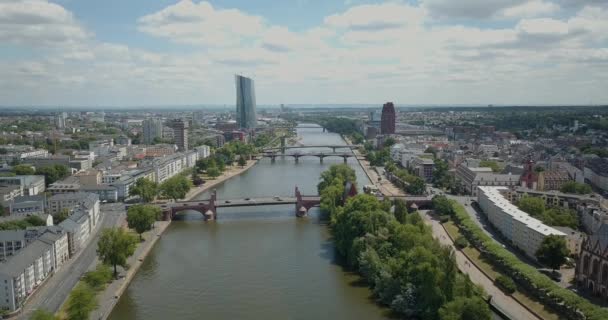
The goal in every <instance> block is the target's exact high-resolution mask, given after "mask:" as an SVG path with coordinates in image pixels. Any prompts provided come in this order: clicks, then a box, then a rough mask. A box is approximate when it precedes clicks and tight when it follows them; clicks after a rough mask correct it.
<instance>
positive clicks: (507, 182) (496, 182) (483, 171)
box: [456, 162, 520, 196]
mask: <svg viewBox="0 0 608 320" xmlns="http://www.w3.org/2000/svg"><path fill="white" fill-rule="evenodd" d="M519 178H520V176H519V175H513V174H499V173H494V172H492V169H491V168H487V167H468V166H467V163H466V162H463V163H461V164H460V165H459V166H458V168H456V181H457V182H458V183H460V185H461V186H462V188H463V189H464V190H465V192H466V193H467V194H470V195H472V196H477V187H479V186H505V187H515V186H518V185H519V184H520V182H519Z"/></svg>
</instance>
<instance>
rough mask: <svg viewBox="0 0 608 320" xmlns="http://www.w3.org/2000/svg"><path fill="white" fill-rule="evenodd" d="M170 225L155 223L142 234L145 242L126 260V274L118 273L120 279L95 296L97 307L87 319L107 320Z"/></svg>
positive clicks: (168, 222)
mask: <svg viewBox="0 0 608 320" xmlns="http://www.w3.org/2000/svg"><path fill="white" fill-rule="evenodd" d="M170 223H171V222H170V221H157V222H156V223H155V227H154V229H152V230H151V231H150V232H147V233H145V234H144V237H145V241H144V242H142V243H140V244H139V245H138V246H137V249H136V250H135V253H134V254H133V255H132V256H131V257H129V259H127V264H128V265H129V266H130V268H129V269H128V270H127V271H126V273H125V272H124V270H123V271H122V272H121V273H120V279H118V280H114V281H112V283H111V284H110V285H109V286H108V287H107V288H106V289H105V290H104V291H103V292H101V293H99V294H98V295H97V302H98V307H97V309H95V310H94V311H93V312H92V313H91V315H90V317H89V319H95V320H97V319H99V320H102V319H106V318H108V316H109V315H110V313H111V312H112V309H113V308H114V306H115V305H116V303H117V302H118V299H120V296H121V295H122V294H123V293H124V292H125V290H126V289H127V287H129V283H130V282H131V280H132V279H133V277H134V276H135V274H136V273H137V270H139V268H140V267H141V264H142V263H143V261H144V259H145V257H146V256H147V255H148V253H149V252H150V250H152V248H153V247H154V244H155V243H156V241H157V240H158V238H160V236H161V235H162V233H163V232H164V231H165V229H166V228H167V227H168V226H169V224H170ZM119 270H120V269H119Z"/></svg>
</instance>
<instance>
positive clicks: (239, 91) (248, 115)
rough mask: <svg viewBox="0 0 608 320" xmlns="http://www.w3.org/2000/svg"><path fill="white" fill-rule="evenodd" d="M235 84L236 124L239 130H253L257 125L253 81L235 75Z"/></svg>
mask: <svg viewBox="0 0 608 320" xmlns="http://www.w3.org/2000/svg"><path fill="white" fill-rule="evenodd" d="M234 80H235V82H236V122H237V123H238V125H239V128H242V129H253V128H255V127H256V125H257V119H256V114H255V88H254V83H253V80H251V79H249V78H247V77H243V76H240V75H238V74H237V75H235V76H234Z"/></svg>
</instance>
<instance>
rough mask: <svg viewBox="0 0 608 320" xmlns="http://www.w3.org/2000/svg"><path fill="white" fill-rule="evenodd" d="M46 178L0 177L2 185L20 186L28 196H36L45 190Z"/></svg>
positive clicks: (26, 176)
mask: <svg viewBox="0 0 608 320" xmlns="http://www.w3.org/2000/svg"><path fill="white" fill-rule="evenodd" d="M44 181H45V180H44V176H38V175H36V176H35V175H25V176H14V177H0V184H2V185H11V186H19V187H20V188H21V190H22V192H23V194H24V195H26V196H34V195H37V194H40V193H43V192H44V190H45V183H44Z"/></svg>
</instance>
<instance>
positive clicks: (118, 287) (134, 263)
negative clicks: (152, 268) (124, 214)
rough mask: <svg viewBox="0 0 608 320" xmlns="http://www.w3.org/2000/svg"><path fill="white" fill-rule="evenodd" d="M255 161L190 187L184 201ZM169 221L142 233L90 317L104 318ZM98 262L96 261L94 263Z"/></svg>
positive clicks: (253, 163) (242, 170) (249, 166)
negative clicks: (127, 266)
mask: <svg viewBox="0 0 608 320" xmlns="http://www.w3.org/2000/svg"><path fill="white" fill-rule="evenodd" d="M256 163H257V160H249V161H247V164H246V165H245V166H243V167H231V168H229V169H228V170H226V171H224V172H223V173H222V174H221V175H220V176H218V177H217V178H215V179H214V180H211V181H207V182H206V183H205V184H204V185H202V186H199V187H195V188H192V189H191V190H190V191H189V192H188V194H186V196H185V197H184V199H182V200H184V201H188V200H191V199H193V198H195V197H196V196H198V195H199V194H201V193H203V192H205V191H207V190H209V189H211V188H213V187H215V186H217V185H219V184H221V183H223V182H225V181H227V180H229V179H231V178H233V177H235V176H238V175H240V174H242V173H244V172H245V171H247V170H249V169H250V168H251V167H253V166H254V165H255V164H256ZM170 224H171V221H158V222H156V224H155V228H154V229H153V230H151V231H150V232H149V233H146V234H144V236H145V241H144V242H142V243H140V244H139V245H138V246H137V249H136V250H135V253H134V254H133V255H132V256H131V257H129V258H128V259H127V263H128V265H129V266H130V267H129V269H128V270H126V273H125V274H121V278H120V279H118V280H115V281H113V282H112V283H111V284H110V285H108V287H106V289H105V290H104V291H103V292H101V293H99V295H98V307H97V309H95V310H94V311H93V312H92V313H91V315H90V318H91V319H106V318H107V317H108V316H109V315H110V313H111V312H112V309H113V308H114V306H115V305H116V303H117V302H118V300H119V299H120V297H121V296H122V294H123V293H124V292H125V290H126V289H127V288H128V286H129V284H130V282H131V280H132V279H133V277H134V276H135V275H136V274H137V271H138V270H139V268H140V267H141V264H142V262H143V261H144V259H145V258H146V257H147V256H148V254H149V253H150V250H152V248H153V247H154V245H155V244H156V242H157V241H158V239H160V237H161V236H162V234H163V232H164V231H165V230H166V229H167V227H169V225H170ZM123 227H124V228H127V226H126V221H125V222H124V223H123ZM97 263H99V262H96V263H95V265H96V264H97Z"/></svg>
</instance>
